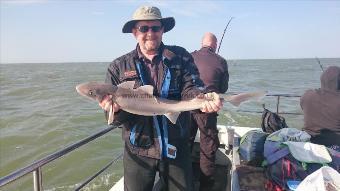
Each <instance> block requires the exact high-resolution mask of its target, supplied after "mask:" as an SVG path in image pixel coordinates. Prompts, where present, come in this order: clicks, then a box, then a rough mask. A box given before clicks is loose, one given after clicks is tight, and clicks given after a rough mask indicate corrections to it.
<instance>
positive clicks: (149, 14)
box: [122, 6, 175, 33]
mask: <svg viewBox="0 0 340 191" xmlns="http://www.w3.org/2000/svg"><path fill="white" fill-rule="evenodd" d="M149 20H159V21H161V23H162V26H163V27H164V33H166V32H168V31H170V30H171V29H172V28H174V26H175V19H174V18H173V17H165V18H162V14H161V11H160V10H159V9H158V8H157V7H153V6H141V7H139V8H138V9H137V10H136V11H135V12H134V13H133V15H132V20H130V21H128V22H127V23H125V25H124V26H123V29H122V32H123V33H131V32H132V29H133V28H134V27H135V24H136V23H137V22H138V21H149Z"/></svg>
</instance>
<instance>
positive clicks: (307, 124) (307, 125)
mask: <svg viewBox="0 0 340 191" xmlns="http://www.w3.org/2000/svg"><path fill="white" fill-rule="evenodd" d="M320 80H321V88H320V89H315V90H307V91H306V92H305V94H304V95H303V96H302V97H301V100H300V105H301V108H302V110H303V113H304V130H305V131H307V132H308V133H309V134H310V135H312V140H311V141H312V142H314V143H318V144H323V145H326V146H330V145H340V67H338V66H330V67H328V68H327V69H326V70H325V71H324V72H323V73H322V75H321V77H320Z"/></svg>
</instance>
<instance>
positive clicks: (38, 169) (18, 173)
mask: <svg viewBox="0 0 340 191" xmlns="http://www.w3.org/2000/svg"><path fill="white" fill-rule="evenodd" d="M231 94H237V93H231ZM266 96H270V97H277V99H276V102H277V104H276V107H277V113H279V105H280V98H281V97H301V96H299V95H295V94H266ZM241 112H255V113H258V112H256V111H241ZM281 114H297V115H298V114H299V113H284V112H281ZM116 128H117V127H116V126H109V127H108V128H105V129H104V130H101V131H99V132H97V133H95V134H93V135H91V136H89V137H87V138H84V139H82V140H80V141H78V142H76V143H74V144H72V145H69V146H67V147H66V148H64V149H61V150H59V151H57V152H55V153H52V154H50V155H48V156H46V157H44V158H42V159H40V160H37V161H35V162H33V163H32V164H30V165H28V166H26V167H24V168H21V169H18V170H15V171H14V172H12V173H10V174H9V175H7V176H4V177H1V178H0V188H1V187H3V186H5V185H7V184H9V183H11V182H14V181H16V180H18V179H20V178H22V177H23V176H25V175H27V174H29V173H31V172H32V173H33V187H34V191H42V190H43V184H42V183H43V179H42V167H43V166H44V165H46V164H48V163H50V162H52V161H54V160H56V159H58V158H60V157H62V156H64V155H66V154H68V153H70V152H71V151H73V150H75V149H77V148H79V147H81V146H83V145H85V144H87V143H89V142H91V141H93V140H94V139H97V138H99V137H101V136H103V135H105V134H106V133H108V132H110V131H112V130H114V129H116ZM121 157H122V153H121V154H119V155H118V156H117V157H116V158H115V159H113V160H112V161H110V162H109V163H108V164H107V165H105V166H104V167H103V168H102V169H101V170H99V171H98V172H97V173H95V174H94V175H92V176H91V177H89V178H87V179H86V180H85V181H84V182H83V183H81V184H80V185H79V186H78V187H77V188H76V189H75V190H76V191H78V190H80V189H81V188H83V187H84V186H86V185H87V184H88V183H89V182H91V181H92V180H93V179H94V178H96V177H97V176H98V175H100V174H101V173H102V172H103V171H105V170H106V169H107V168H108V167H109V166H111V165H112V164H115V163H116V162H117V161H118V160H119V159H120V158H121Z"/></svg>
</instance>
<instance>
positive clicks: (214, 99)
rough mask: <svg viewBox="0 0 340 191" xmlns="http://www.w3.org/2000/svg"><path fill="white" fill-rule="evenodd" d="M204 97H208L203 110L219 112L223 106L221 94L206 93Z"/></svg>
mask: <svg viewBox="0 0 340 191" xmlns="http://www.w3.org/2000/svg"><path fill="white" fill-rule="evenodd" d="M204 98H205V99H207V101H205V102H204V103H203V105H202V108H201V111H202V112H205V113H212V112H217V111H219V110H220V109H221V108H222V107H223V105H222V101H221V99H220V96H219V95H218V94H217V93H215V92H211V93H207V94H204ZM208 100H209V101H208Z"/></svg>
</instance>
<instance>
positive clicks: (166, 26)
mask: <svg viewBox="0 0 340 191" xmlns="http://www.w3.org/2000/svg"><path fill="white" fill-rule="evenodd" d="M174 26H175V20H174V18H173V17H167V18H163V17H162V16H161V12H160V10H159V9H158V8H157V7H151V6H142V7H140V8H138V9H137V10H136V11H135V13H134V14H133V17H132V20H130V21H128V22H127V23H126V24H125V25H124V27H123V29H122V31H123V33H132V34H133V36H134V37H135V38H136V40H137V46H136V48H135V49H134V50H133V51H131V52H130V53H127V54H125V55H123V56H121V57H119V58H117V59H115V60H114V61H113V62H112V63H111V64H110V65H109V67H108V71H107V77H106V82H107V83H110V84H112V85H114V86H117V85H119V84H123V85H121V86H120V88H121V89H123V90H124V89H125V90H129V89H130V90H132V89H134V88H135V89H136V88H138V87H140V89H139V90H136V91H141V92H146V93H152V94H153V95H155V96H157V97H159V98H160V99H161V98H164V99H166V100H178V101H180V100H189V99H193V98H195V96H197V95H199V94H201V93H202V92H201V90H199V89H198V86H197V82H198V81H199V76H198V72H197V68H196V67H195V65H194V61H193V58H192V57H191V55H190V53H188V52H187V51H186V50H185V49H184V48H182V47H178V46H167V45H164V44H163V43H162V36H163V34H164V33H166V32H168V31H170V30H171V29H172V28H173V27H174ZM129 81H133V83H131V82H129ZM124 82H127V83H124ZM205 98H209V99H205ZM134 99H138V98H132V99H130V101H133V100H134ZM141 99H142V98H141ZM149 99H150V98H149ZM201 99H205V100H204V101H202V102H201V104H200V105H201V107H200V108H201V111H202V112H217V111H219V110H220V109H221V108H222V102H221V100H220V99H219V96H218V95H217V94H216V93H209V94H205V95H203V96H202V98H201ZM125 100H128V99H125ZM155 101H156V103H158V102H160V101H159V100H156V99H155ZM161 101H162V100H161ZM127 102H129V101H126V104H128V103H127ZM136 104H138V103H137V102H136ZM170 104H171V103H170ZM100 106H101V107H102V108H103V109H104V110H106V111H108V112H109V113H111V115H110V116H109V117H111V120H112V121H113V124H115V125H121V126H122V128H123V131H124V133H123V136H124V137H123V138H124V140H125V151H124V187H125V188H124V189H125V190H130V191H131V190H132V191H136V190H141V191H142V190H143V191H149V190H152V187H153V184H154V180H155V175H156V172H157V171H158V172H159V174H160V179H161V182H162V185H163V189H164V190H171V191H172V190H186V191H190V190H192V189H193V182H192V168H191V158H190V156H191V155H190V148H189V144H188V143H189V129H188V128H189V127H190V124H189V123H190V120H189V119H190V118H189V113H188V112H182V113H180V114H179V113H177V114H175V116H173V115H172V114H171V113H169V115H168V116H170V117H168V116H165V115H156V116H146V115H138V114H133V111H132V113H131V112H127V111H126V110H123V109H121V106H120V105H119V104H118V103H117V102H115V101H113V97H112V95H106V96H104V97H103V98H102V100H100ZM144 106H145V107H146V106H147V105H144ZM144 106H143V105H140V106H139V107H140V109H141V110H143V107H144ZM187 106H188V107H189V106H190V105H187ZM136 112H137V113H138V111H135V113H136ZM154 114H157V113H154ZM150 115H152V113H151V114H150ZM176 115H177V116H176ZM170 118H172V119H173V121H172V122H171V121H170V120H169V119H170ZM177 118H178V119H177Z"/></svg>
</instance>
